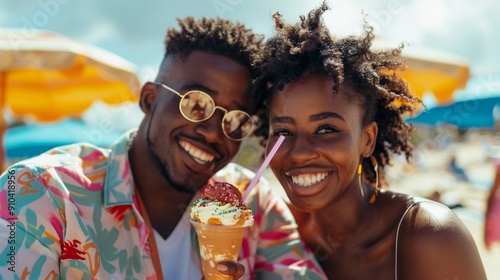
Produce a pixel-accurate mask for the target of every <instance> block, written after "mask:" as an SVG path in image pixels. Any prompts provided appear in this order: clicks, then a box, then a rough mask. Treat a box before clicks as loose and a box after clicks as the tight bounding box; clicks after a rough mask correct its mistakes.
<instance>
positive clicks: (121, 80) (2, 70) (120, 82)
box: [0, 29, 139, 164]
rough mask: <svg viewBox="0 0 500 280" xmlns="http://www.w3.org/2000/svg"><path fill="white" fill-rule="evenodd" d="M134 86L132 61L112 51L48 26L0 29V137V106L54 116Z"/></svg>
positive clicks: (125, 94)
mask: <svg viewBox="0 0 500 280" xmlns="http://www.w3.org/2000/svg"><path fill="white" fill-rule="evenodd" d="M138 89H139V80H138V78H137V74H136V69H135V66H134V65H133V64H132V63H130V62H128V61H126V60H124V59H123V58H121V57H119V56H117V55H114V54H112V53H110V52H107V51H105V50H103V49H100V48H97V47H94V46H90V45H84V44H82V43H79V42H76V41H74V40H71V39H69V38H66V37H64V36H62V35H59V34H56V33H53V32H49V31H43V30H38V31H35V30H31V29H30V30H27V29H19V30H17V29H0V109H1V110H2V112H1V114H0V133H1V135H0V136H1V137H0V141H2V140H3V134H4V132H5V129H6V123H5V120H4V116H3V112H4V109H5V108H6V107H8V108H9V109H10V111H11V112H12V113H13V115H14V116H15V117H23V116H27V115H32V116H34V117H35V118H36V119H38V120H40V121H55V120H59V119H61V118H64V117H68V116H71V117H78V116H79V115H80V114H81V113H82V112H84V111H85V110H86V109H88V108H89V107H90V106H91V105H92V103H93V102H94V101H95V100H102V101H104V102H106V103H108V104H119V103H123V102H127V101H137V100H138ZM0 144H2V143H0ZM1 147H2V149H1V151H0V164H1V163H3V160H4V151H3V144H2V145H1Z"/></svg>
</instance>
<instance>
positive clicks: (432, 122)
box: [406, 92, 500, 129]
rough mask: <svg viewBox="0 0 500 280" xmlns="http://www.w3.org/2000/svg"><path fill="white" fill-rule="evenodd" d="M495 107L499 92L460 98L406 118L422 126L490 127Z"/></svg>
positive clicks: (493, 121)
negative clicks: (444, 124)
mask: <svg viewBox="0 0 500 280" xmlns="http://www.w3.org/2000/svg"><path fill="white" fill-rule="evenodd" d="M495 107H497V108H500V92H499V93H498V96H494V97H487V98H479V99H470V100H461V101H457V102H455V103H453V104H451V105H447V106H438V107H434V108H431V109H429V110H426V111H423V112H422V113H420V114H419V115H417V116H416V117H412V118H408V119H406V120H407V121H408V122H409V123H413V124H415V125H424V126H436V125H438V124H440V123H446V124H452V125H455V126H457V127H458V128H461V129H468V128H484V129H492V128H494V127H495V122H496V120H495V114H494V111H495Z"/></svg>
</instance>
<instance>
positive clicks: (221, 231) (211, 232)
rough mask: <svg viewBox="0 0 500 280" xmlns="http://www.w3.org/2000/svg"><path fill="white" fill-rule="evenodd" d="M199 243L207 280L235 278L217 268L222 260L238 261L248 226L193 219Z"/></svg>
mask: <svg viewBox="0 0 500 280" xmlns="http://www.w3.org/2000/svg"><path fill="white" fill-rule="evenodd" d="M191 223H192V224H193V226H194V228H195V230H196V235H197V236H198V243H199V245H200V255H201V262H202V268H203V274H204V276H205V280H216V279H233V277H232V276H228V275H224V274H222V273H220V272H219V271H218V270H217V263H219V262H221V261H237V259H238V254H239V251H240V248H241V241H242V239H243V237H244V236H245V233H246V231H247V229H248V226H225V225H211V224H201V223H197V222H194V221H191Z"/></svg>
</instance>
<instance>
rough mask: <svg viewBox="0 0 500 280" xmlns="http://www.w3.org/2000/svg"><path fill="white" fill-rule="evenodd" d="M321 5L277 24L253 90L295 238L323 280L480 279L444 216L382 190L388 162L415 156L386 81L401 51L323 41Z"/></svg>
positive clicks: (411, 103) (470, 253) (465, 237)
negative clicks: (261, 100) (259, 97)
mask: <svg viewBox="0 0 500 280" xmlns="http://www.w3.org/2000/svg"><path fill="white" fill-rule="evenodd" d="M327 9H328V7H327V6H326V4H323V5H322V6H320V7H319V8H317V9H315V10H313V11H311V12H310V13H309V15H308V16H307V17H301V21H300V22H299V23H298V24H296V25H289V24H287V23H286V22H284V21H283V20H282V18H281V15H280V14H279V13H277V14H275V15H274V20H275V25H276V30H277V34H276V35H275V36H274V37H273V38H271V39H269V40H268V42H267V45H266V49H265V55H266V61H265V64H264V65H263V66H262V69H261V76H260V77H259V78H258V79H257V80H256V87H257V89H258V90H262V91H265V93H266V94H268V97H269V99H268V106H269V107H268V110H267V113H268V120H269V124H268V125H269V129H268V130H263V131H268V135H265V134H267V133H264V136H266V137H268V144H267V147H268V151H269V149H270V147H272V146H273V145H274V143H275V142H276V140H277V139H278V137H279V136H280V135H284V136H285V137H286V138H285V141H284V142H283V144H282V145H281V147H280V149H278V152H277V153H276V154H275V156H274V158H273V160H272V161H271V163H270V167H271V168H272V170H273V172H274V174H275V175H276V177H277V178H278V180H279V181H280V183H281V184H282V185H283V187H284V189H285V191H286V193H287V195H288V197H289V199H290V202H291V203H292V204H293V207H292V208H293V209H294V212H295V215H296V218H297V222H298V223H299V231H300V232H301V235H302V236H303V238H304V240H305V242H306V243H307V245H308V246H309V248H310V249H311V250H312V251H313V252H314V253H315V255H316V257H317V259H318V261H319V262H320V263H321V265H322V268H323V269H324V271H325V272H326V273H327V275H328V277H329V278H330V279H394V278H396V279H419V280H421V279H426V280H428V279H439V280H443V279H476V280H477V279H486V276H485V272H484V268H483V265H482V263H481V259H480V256H479V253H478V250H477V248H476V246H475V243H474V241H473V239H472V237H471V235H470V234H469V232H468V231H467V229H466V227H465V226H464V225H463V223H462V222H461V221H460V220H459V218H458V217H457V216H456V215H455V214H454V213H453V212H452V211H451V210H450V209H449V208H447V207H446V206H444V205H441V204H438V203H436V202H432V201H428V200H425V199H421V198H417V197H412V196H409V195H405V194H399V193H394V192H391V191H385V190H383V189H380V188H379V187H381V186H382V185H383V184H384V183H385V182H384V176H383V171H384V168H385V167H386V166H387V165H389V164H390V157H389V156H390V154H403V155H405V156H406V158H407V159H409V158H410V156H411V153H412V146H411V144H410V142H409V130H410V128H411V127H410V126H409V125H408V124H407V123H405V122H404V119H403V114H405V113H409V112H411V111H413V110H414V109H415V106H416V105H417V103H419V100H418V99H417V98H415V97H413V96H411V94H410V90H409V88H408V86H407V84H406V83H405V82H404V81H403V80H402V79H401V78H399V77H398V76H397V75H396V74H395V71H396V70H399V69H401V68H403V63H404V61H403V59H402V58H401V56H400V53H401V48H399V49H395V50H388V51H382V52H375V51H372V50H370V45H371V42H372V39H373V37H374V35H373V33H372V29H371V28H370V27H368V26H365V32H364V34H363V36H361V37H348V38H343V39H338V38H334V37H332V36H331V35H329V32H328V30H327V28H326V27H325V25H324V23H323V22H322V20H321V16H322V14H323V12H324V11H325V10H327Z"/></svg>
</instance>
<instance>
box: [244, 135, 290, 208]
mask: <svg viewBox="0 0 500 280" xmlns="http://www.w3.org/2000/svg"><path fill="white" fill-rule="evenodd" d="M283 140H285V136H283V135H281V136H280V137H279V138H278V141H276V143H275V144H274V146H273V148H272V149H271V151H270V152H269V154H268V155H267V157H266V159H265V160H264V162H263V163H262V165H261V166H260V167H259V170H258V171H257V173H255V177H253V179H252V182H250V184H249V185H248V187H247V190H246V191H245V194H244V195H243V202H245V201H246V200H247V197H248V195H249V194H250V192H251V191H252V189H253V188H254V187H255V185H256V184H257V182H258V181H259V179H260V177H261V176H262V173H264V170H265V169H266V168H267V166H268V165H269V162H270V161H271V159H272V158H273V157H274V154H276V151H278V148H279V147H280V146H281V143H283Z"/></svg>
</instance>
